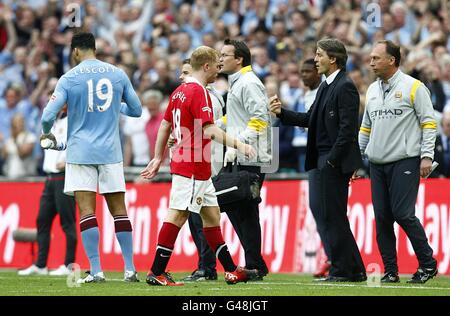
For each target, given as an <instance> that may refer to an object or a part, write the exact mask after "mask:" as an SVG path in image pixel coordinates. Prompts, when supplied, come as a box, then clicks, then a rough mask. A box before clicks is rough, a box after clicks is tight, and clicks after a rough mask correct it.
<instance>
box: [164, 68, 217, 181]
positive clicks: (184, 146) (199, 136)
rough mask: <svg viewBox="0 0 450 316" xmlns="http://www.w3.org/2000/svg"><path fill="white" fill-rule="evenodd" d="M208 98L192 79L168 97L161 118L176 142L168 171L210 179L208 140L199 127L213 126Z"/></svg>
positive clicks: (189, 78) (201, 87) (187, 80)
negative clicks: (167, 103) (164, 111)
mask: <svg viewBox="0 0 450 316" xmlns="http://www.w3.org/2000/svg"><path fill="white" fill-rule="evenodd" d="M211 104H212V103H211V98H210V97H209V93H208V92H207V91H206V89H205V88H204V87H203V86H202V85H201V84H200V82H198V81H197V80H196V79H195V78H192V77H188V78H187V79H186V83H183V84H181V85H180V86H179V87H178V88H177V89H176V90H175V91H174V92H173V93H172V94H171V95H170V100H169V105H168V106H167V109H166V113H165V115H164V119H165V120H166V121H168V122H169V123H171V124H172V135H173V137H174V138H175V139H176V145H175V146H174V148H173V152H172V160H171V162H170V172H171V173H172V174H178V175H180V176H184V177H188V178H191V177H192V176H193V177H194V179H196V180H208V179H209V178H210V177H211V148H210V147H211V141H210V140H209V139H206V138H205V137H204V134H203V126H205V125H206V124H214V119H213V111H212V105H211Z"/></svg>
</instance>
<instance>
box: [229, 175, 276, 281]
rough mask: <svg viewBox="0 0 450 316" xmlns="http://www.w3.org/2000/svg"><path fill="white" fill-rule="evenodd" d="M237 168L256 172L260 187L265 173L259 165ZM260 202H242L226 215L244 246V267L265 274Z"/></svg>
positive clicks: (266, 269)
mask: <svg viewBox="0 0 450 316" xmlns="http://www.w3.org/2000/svg"><path fill="white" fill-rule="evenodd" d="M238 169H239V170H247V171H249V172H254V173H257V174H258V175H259V182H260V187H262V184H263V182H264V177H265V174H264V173H261V170H260V168H259V167H254V166H238ZM260 202H261V199H257V200H252V201H249V202H245V203H242V204H240V205H239V206H238V207H236V209H234V210H232V211H228V212H227V215H228V218H229V219H230V222H231V224H232V225H233V227H234V230H235V231H236V234H237V235H238V237H239V240H240V241H241V244H242V247H243V248H244V253H245V267H246V268H247V269H258V270H259V273H260V274H261V275H266V274H267V273H268V272H269V269H268V268H267V265H266V262H265V261H264V259H263V257H262V255H261V225H260V222H259V207H258V204H259V203H260Z"/></svg>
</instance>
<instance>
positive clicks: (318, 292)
mask: <svg viewBox="0 0 450 316" xmlns="http://www.w3.org/2000/svg"><path fill="white" fill-rule="evenodd" d="M105 275H106V278H107V282H105V283H100V284H82V285H81V286H79V287H69V286H68V285H67V279H66V278H65V277H50V276H28V277H23V276H18V275H17V272H16V271H13V270H0V295H2V296H27V295H38V296H95V295H106V296H110V295H111V296H141V295H147V296H329V295H332V296H341V295H344V296H358V295H364V296H366V295H367V296H372V295H387V296H450V277H448V276H438V277H436V278H434V279H433V280H430V281H428V282H427V283H426V284H421V285H410V284H407V283H406V280H408V279H409V277H410V276H409V275H404V276H401V283H397V284H392V285H381V286H378V287H377V286H368V284H367V283H337V284H323V283H317V282H314V281H313V278H312V277H311V275H306V274H282V273H279V274H270V275H268V276H267V277H266V278H264V281H259V282H248V283H239V284H235V285H227V284H226V283H225V281H223V274H219V280H217V281H206V282H196V283H185V285H184V286H178V287H162V286H161V287H160V286H151V287H150V286H149V285H147V284H146V283H145V273H144V272H141V273H139V278H140V279H141V282H139V283H125V282H123V281H121V279H122V277H123V274H122V273H118V272H105ZM186 275H188V273H174V278H175V279H176V280H179V279H181V278H183V277H184V276H186Z"/></svg>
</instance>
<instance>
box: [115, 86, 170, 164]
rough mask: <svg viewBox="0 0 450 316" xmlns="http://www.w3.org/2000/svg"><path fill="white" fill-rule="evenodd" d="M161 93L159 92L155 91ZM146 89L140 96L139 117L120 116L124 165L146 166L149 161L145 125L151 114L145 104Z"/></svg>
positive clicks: (146, 99)
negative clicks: (122, 121) (140, 111)
mask: <svg viewBox="0 0 450 316" xmlns="http://www.w3.org/2000/svg"><path fill="white" fill-rule="evenodd" d="M157 92H158V93H160V94H161V92H159V91H157ZM147 94H148V91H147V92H144V94H143V95H142V97H141V102H142V105H143V106H142V114H141V116H140V117H130V116H122V119H123V120H124V123H123V133H124V135H125V144H124V152H123V156H124V157H123V165H124V166H136V167H137V166H139V167H142V166H146V165H147V164H148V163H149V161H150V144H149V139H148V138H147V131H146V126H147V123H148V121H149V120H150V117H151V114H150V112H149V109H148V107H147V106H144V105H145V103H146V102H148V97H147Z"/></svg>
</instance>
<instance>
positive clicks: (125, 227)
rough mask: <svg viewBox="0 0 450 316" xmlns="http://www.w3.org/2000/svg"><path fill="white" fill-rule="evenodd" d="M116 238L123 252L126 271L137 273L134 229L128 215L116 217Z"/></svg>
mask: <svg viewBox="0 0 450 316" xmlns="http://www.w3.org/2000/svg"><path fill="white" fill-rule="evenodd" d="M114 228H115V230H116V237H117V240H118V241H119V244H120V249H121V250H122V256H123V261H124V263H125V270H126V271H136V269H135V267H134V263H133V238H132V230H133V229H132V227H131V223H130V220H129V219H128V216H127V215H118V216H114Z"/></svg>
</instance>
